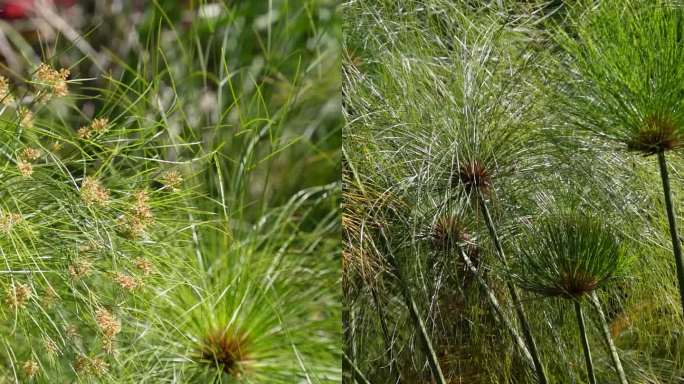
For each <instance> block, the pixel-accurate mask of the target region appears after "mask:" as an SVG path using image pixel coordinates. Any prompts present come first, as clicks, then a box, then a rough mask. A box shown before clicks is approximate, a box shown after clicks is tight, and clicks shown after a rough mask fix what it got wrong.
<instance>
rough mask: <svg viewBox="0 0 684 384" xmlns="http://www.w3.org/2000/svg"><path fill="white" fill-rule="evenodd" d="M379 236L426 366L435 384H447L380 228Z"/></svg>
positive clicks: (423, 325) (387, 239) (386, 238)
mask: <svg viewBox="0 0 684 384" xmlns="http://www.w3.org/2000/svg"><path fill="white" fill-rule="evenodd" d="M380 234H381V235H382V237H383V239H384V240H385V243H386V244H387V245H388V246H387V247H386V249H387V258H388V261H389V263H390V265H391V267H392V269H393V272H394V274H395V275H396V277H397V280H399V288H400V289H401V294H402V297H403V298H404V303H405V304H406V306H407V307H408V310H409V315H410V317H411V320H412V321H413V326H414V327H415V328H416V331H417V332H418V338H419V340H420V343H421V347H422V349H423V353H425V356H426V358H427V362H428V365H429V366H430V371H431V372H432V376H433V378H434V379H435V382H436V384H447V381H446V379H445V378H444V374H443V373H442V368H441V367H440V365H439V360H438V359H437V353H435V349H434V348H433V346H432V341H431V340H430V335H429V334H428V332H427V329H426V328H425V323H424V322H423V318H422V317H421V316H420V311H419V310H418V306H417V305H416V301H415V300H414V299H413V295H412V294H411V290H410V288H409V282H408V281H406V280H404V277H403V275H402V273H401V268H400V267H399V263H398V262H397V260H396V258H395V257H394V253H392V250H391V249H390V247H389V238H388V237H387V235H386V234H385V230H384V229H382V228H381V229H380Z"/></svg>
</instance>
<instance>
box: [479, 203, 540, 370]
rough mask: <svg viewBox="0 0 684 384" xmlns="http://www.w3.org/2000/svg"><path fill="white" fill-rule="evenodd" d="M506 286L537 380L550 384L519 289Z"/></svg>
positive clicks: (498, 249) (498, 248)
mask: <svg viewBox="0 0 684 384" xmlns="http://www.w3.org/2000/svg"><path fill="white" fill-rule="evenodd" d="M479 197H480V198H479V199H478V200H479V202H480V208H481V209H482V214H483V215H484V219H485V223H486V225H487V230H489V235H490V237H491V238H492V241H493V242H494V248H496V253H497V254H498V256H499V259H500V260H501V262H502V263H503V264H504V266H507V265H508V262H507V260H506V254H505V253H504V251H503V247H501V242H500V241H499V236H498V235H497V233H496V228H495V227H494V222H493V220H492V216H491V215H490V213H489V208H488V207H487V203H486V202H485V199H484V197H483V196H479ZM506 287H507V288H508V292H509V293H510V295H511V300H512V301H513V306H514V307H515V312H516V315H517V317H518V321H519V322H520V326H521V327H522V331H523V336H524V337H525V342H526V343H527V348H528V349H529V351H530V354H531V355H532V361H533V362H534V369H535V371H536V373H537V380H539V383H540V384H548V382H549V380H548V378H547V377H546V372H545V371H544V365H543V364H542V362H541V359H540V357H539V351H538V350H537V344H536V343H535V341H534V336H532V327H530V323H529V322H528V321H527V316H526V315H525V308H524V307H523V305H522V302H521V301H520V297H519V296H518V291H517V290H516V289H515V287H514V286H513V284H512V283H511V282H510V281H507V282H506Z"/></svg>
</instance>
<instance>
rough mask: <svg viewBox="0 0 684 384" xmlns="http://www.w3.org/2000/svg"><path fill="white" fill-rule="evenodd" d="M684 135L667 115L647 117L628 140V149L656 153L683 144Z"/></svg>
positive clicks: (649, 153)
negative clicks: (683, 137)
mask: <svg viewBox="0 0 684 384" xmlns="http://www.w3.org/2000/svg"><path fill="white" fill-rule="evenodd" d="M681 140H682V135H681V133H679V132H678V129H677V126H676V124H675V122H674V121H672V120H671V119H670V118H669V117H667V116H659V115H651V116H649V117H647V118H646V119H645V120H644V122H643V124H642V125H641V127H640V129H639V130H638V131H637V132H636V134H635V135H634V137H633V138H632V139H631V140H630V141H628V142H627V149H628V150H631V151H638V152H642V153H643V154H645V155H654V154H656V153H659V152H664V151H668V150H671V149H675V148H678V147H680V146H681Z"/></svg>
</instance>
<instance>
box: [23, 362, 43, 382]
mask: <svg viewBox="0 0 684 384" xmlns="http://www.w3.org/2000/svg"><path fill="white" fill-rule="evenodd" d="M21 369H22V371H24V375H25V376H26V377H27V378H29V379H32V378H34V377H35V376H36V375H37V374H38V371H39V370H40V366H38V363H37V362H36V361H35V360H26V361H25V362H24V365H22V367H21Z"/></svg>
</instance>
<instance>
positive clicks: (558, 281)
mask: <svg viewBox="0 0 684 384" xmlns="http://www.w3.org/2000/svg"><path fill="white" fill-rule="evenodd" d="M519 247H520V250H521V251H520V257H519V258H518V259H517V260H516V263H515V265H514V267H513V268H512V270H513V272H512V277H513V280H514V281H515V282H516V284H517V285H519V286H520V287H521V288H523V289H525V290H528V291H530V292H533V293H536V294H538V295H540V296H543V297H558V298H562V299H567V300H569V301H572V303H573V305H574V308H575V314H576V317H577V323H578V326H579V330H580V336H581V341H582V348H583V351H584V357H585V363H586V366H587V374H588V377H589V382H591V383H592V384H594V383H596V377H595V373H594V366H593V360H592V356H591V351H590V346H589V339H588V338H587V331H586V324H585V320H584V314H583V311H582V306H581V304H582V301H583V300H584V299H586V298H590V299H591V301H592V302H594V304H595V305H596V306H597V308H598V302H597V301H596V297H595V295H594V291H595V290H597V289H599V288H601V287H602V286H604V285H606V284H607V283H609V282H610V281H611V280H612V279H614V278H616V277H617V275H618V274H619V273H620V271H621V270H622V269H623V268H624V266H625V263H626V257H625V251H624V249H623V246H622V245H621V243H620V239H619V238H618V237H617V236H616V235H615V234H613V233H612V231H611V230H610V229H609V227H608V226H607V225H606V224H604V223H603V222H602V221H600V220H599V219H598V218H596V217H592V216H588V215H585V214H583V213H577V212H574V213H555V214H549V215H547V216H546V217H541V218H540V219H539V220H538V221H537V222H536V223H535V224H534V226H533V228H532V229H530V230H529V231H528V232H527V233H526V234H525V235H524V236H523V238H522V239H521V240H520V246H519ZM604 336H605V337H606V338H607V340H608V341H609V344H610V345H611V358H612V361H613V363H614V367H615V369H616V372H617V374H618V376H619V379H620V382H621V383H626V382H627V381H626V378H625V373H624V371H623V369H622V365H621V363H620V359H619V357H618V355H617V352H616V350H615V349H614V347H613V346H612V340H611V338H610V333H607V334H604Z"/></svg>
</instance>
